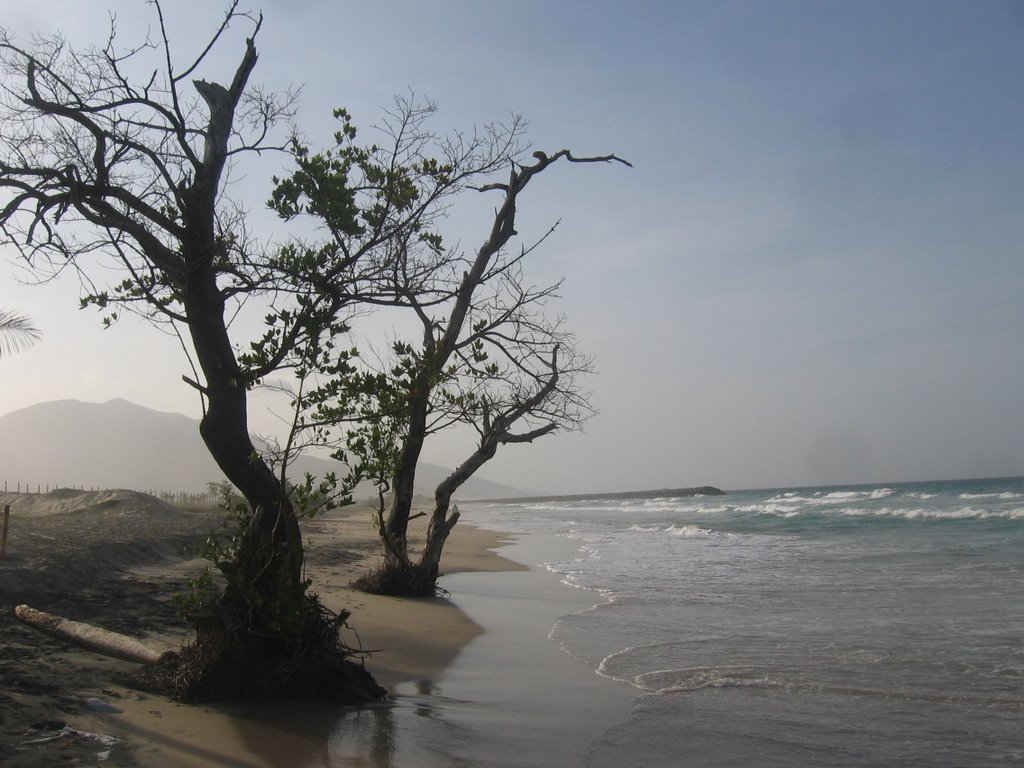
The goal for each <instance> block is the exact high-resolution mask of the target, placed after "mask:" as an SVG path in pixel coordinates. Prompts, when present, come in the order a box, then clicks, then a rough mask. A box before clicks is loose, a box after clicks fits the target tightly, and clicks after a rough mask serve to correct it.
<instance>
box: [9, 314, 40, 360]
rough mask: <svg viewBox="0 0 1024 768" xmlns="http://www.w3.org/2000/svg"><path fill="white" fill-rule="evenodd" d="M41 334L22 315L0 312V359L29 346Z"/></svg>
mask: <svg viewBox="0 0 1024 768" xmlns="http://www.w3.org/2000/svg"><path fill="white" fill-rule="evenodd" d="M40 336H42V333H41V332H40V331H39V329H38V328H36V327H35V326H34V325H32V322H31V321H30V320H29V319H28V318H27V317H25V316H24V315H19V314H18V313H16V312H8V311H5V310H0V357H6V356H7V355H10V354H13V353H15V352H18V351H19V350H22V349H25V348H26V347H29V346H31V345H32V344H34V343H35V342H36V341H38V340H39V337H40Z"/></svg>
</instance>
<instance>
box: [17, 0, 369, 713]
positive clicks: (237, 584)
mask: <svg viewBox="0 0 1024 768" xmlns="http://www.w3.org/2000/svg"><path fill="white" fill-rule="evenodd" d="M154 8H155V14H156V17H157V19H156V20H157V22H158V23H157V25H156V29H157V36H156V39H155V40H151V39H147V40H145V41H144V42H143V43H142V44H141V45H137V46H133V47H129V48H127V49H122V48H121V47H120V44H119V40H118V39H117V38H116V36H115V34H114V27H113V25H112V32H111V35H110V38H109V39H108V40H107V42H106V44H105V45H104V46H103V47H100V48H91V49H88V50H84V51H78V52H76V51H72V50H71V49H70V48H69V47H68V46H67V44H66V43H65V41H64V40H63V39H61V38H60V37H53V38H49V39H43V40H37V41H35V43H34V44H33V47H32V48H31V49H29V48H24V47H21V46H19V45H18V44H17V43H16V42H15V41H14V39H13V38H12V37H11V36H10V34H8V33H7V32H6V31H2V32H0V66H2V68H3V84H2V92H0V120H2V122H3V125H4V131H3V133H2V136H0V194H2V195H3V197H2V198H0V233H2V236H3V240H4V241H5V242H6V243H8V244H10V245H13V246H15V247H16V248H18V249H19V251H20V253H21V255H22V257H23V258H24V259H25V260H26V261H27V262H28V263H29V265H31V267H32V268H34V269H35V270H37V271H38V272H40V273H50V274H53V273H56V272H59V271H61V270H64V269H67V268H70V269H73V270H77V272H78V273H79V275H80V276H81V278H82V280H83V284H84V285H85V287H86V296H85V298H84V300H83V304H93V305H96V306H98V307H100V308H105V309H107V310H108V311H109V312H110V313H111V314H110V315H108V316H107V318H106V319H107V321H109V320H111V319H112V318H114V317H116V315H117V309H119V308H127V309H129V310H132V311H135V312H138V313H139V314H142V315H144V316H145V317H147V318H148V319H150V320H152V321H153V322H156V323H166V324H170V325H172V326H175V327H182V328H184V329H185V331H186V334H187V339H183V346H185V347H186V349H187V348H189V347H190V348H191V354H192V358H193V360H194V365H195V367H196V368H197V369H198V370H197V371H196V372H195V373H194V374H193V376H192V377H185V378H186V380H187V381H189V382H190V383H191V384H192V385H193V386H194V387H195V388H196V389H197V390H198V391H199V393H200V395H201V398H202V403H203V417H202V420H201V424H200V432H201V434H202V437H203V440H204V441H205V443H206V445H207V447H208V448H209V450H210V453H211V454H212V456H213V458H214V459H215V460H216V462H217V464H218V465H219V467H220V468H221V470H222V471H223V472H224V474H225V476H226V477H227V478H228V479H229V480H230V482H231V483H232V484H233V485H234V486H235V487H236V488H237V489H238V490H239V491H240V493H241V494H242V495H243V496H244V498H245V500H246V501H247V503H248V512H247V514H246V515H245V525H244V530H243V531H242V534H241V536H240V537H239V539H238V543H237V546H236V547H235V548H234V549H233V550H231V551H230V552H229V553H228V556H226V557H225V558H223V559H222V561H221V563H220V565H221V566H222V570H223V572H224V574H225V576H226V577H227V586H226V589H225V591H224V594H223V595H222V596H221V598H220V599H219V600H218V601H217V603H216V604H215V605H213V606H209V608H210V609H211V613H210V614H209V615H206V616H205V617H204V618H203V619H202V620H201V626H200V629H201V631H200V632H199V634H198V637H197V643H196V644H195V646H193V648H192V649H191V653H190V654H183V656H182V660H181V663H180V669H179V674H178V675H177V679H178V681H179V682H181V681H186V684H185V687H184V689H182V690H179V694H180V695H183V696H186V697H193V698H195V697H207V698H210V697H231V696H237V695H243V696H244V695H260V696H269V695H275V694H279V693H280V694H284V695H296V694H298V693H302V694H305V695H319V694H323V695H330V696H333V697H337V698H345V697H349V698H354V699H359V698H365V697H367V696H369V697H374V696H379V695H380V694H381V693H382V691H381V690H380V689H379V688H378V687H377V686H376V685H375V684H374V683H373V681H372V679H368V675H366V674H365V672H362V670H361V667H357V666H355V665H352V664H351V663H348V662H345V661H344V658H345V656H346V655H347V651H346V649H345V648H344V647H343V645H342V644H341V643H340V640H338V635H337V628H338V627H339V625H340V623H341V622H343V620H344V616H345V615H347V614H343V615H342V616H341V617H336V616H331V615H330V614H329V613H328V612H326V611H324V610H323V609H322V607H321V606H320V605H319V603H318V602H317V601H316V599H315V597H314V596H312V595H309V594H307V593H306V586H307V582H306V581H305V579H304V577H303V572H302V566H303V549H302V539H301V534H300V530H299V522H298V517H297V514H296V511H295V508H294V505H293V503H292V500H291V498H290V497H289V493H288V488H287V486H286V484H285V482H284V478H283V477H281V476H278V475H275V473H274V472H273V471H272V470H271V469H270V468H269V467H268V465H267V463H266V462H265V461H264V460H263V458H262V457H261V455H260V453H259V452H258V451H257V450H256V449H255V447H254V445H253V442H252V440H251V438H250V435H249V430H248V415H247V393H248V391H249V389H250V387H251V386H253V385H254V384H255V383H256V382H258V381H259V380H260V379H262V378H263V377H265V376H267V375H269V374H271V373H272V372H274V371H277V370H281V369H286V368H290V367H295V366H301V365H304V364H305V361H306V360H308V358H309V357H310V355H311V354H312V353H311V351H310V350H313V349H316V348H317V347H318V346H320V344H321V343H322V342H323V340H324V339H329V338H330V337H331V336H332V335H334V334H335V333H337V332H338V331H339V330H340V329H341V328H343V326H344V323H343V320H341V319H340V317H341V314H342V313H343V309H344V306H345V304H346V302H347V301H348V300H349V296H348V294H347V293H346V292H344V291H339V290H334V291H331V292H324V291H322V290H320V289H319V287H318V285H319V283H317V285H311V284H310V279H309V278H310V275H314V274H315V275H317V276H318V277H317V278H316V280H317V281H321V280H322V281H328V282H330V281H332V280H333V281H335V282H339V283H341V282H344V281H343V280H341V279H340V276H341V275H342V273H346V274H347V270H349V269H350V268H351V264H350V263H346V262H345V261H344V260H343V259H341V260H339V259H337V258H334V254H324V255H323V258H322V259H321V260H320V261H319V262H306V263H303V264H302V265H298V264H296V263H294V261H293V260H292V259H291V256H292V255H291V254H289V253H284V254H281V253H278V252H276V251H273V250H271V249H267V248H264V247H263V246H261V245H260V244H259V243H257V242H255V241H254V240H253V239H252V238H251V237H250V235H249V233H248V232H247V229H246V223H245V217H244V213H243V209H242V208H241V206H239V205H237V204H235V203H233V202H232V201H231V200H230V199H229V198H228V197H227V196H226V195H225V190H224V187H225V180H226V178H227V174H228V173H229V170H230V168H231V166H232V165H233V164H235V163H238V162H241V160H242V159H243V158H244V157H246V156H251V155H254V154H259V153H263V152H266V151H287V152H291V151H292V145H291V144H290V141H289V139H288V136H287V135H286V136H285V137H284V138H281V139H278V140H274V138H273V137H274V136H275V135H277V130H278V129H279V128H280V127H283V126H286V125H287V124H288V122H289V120H290V118H291V116H292V110H293V96H292V95H291V94H286V95H285V96H284V98H279V97H277V96H275V95H272V94H267V93H265V92H263V91H262V90H261V89H260V88H259V87H258V86H255V85H252V84H251V83H250V77H251V75H252V72H253V69H254V68H255V66H256V62H257V51H256V45H255V39H256V36H257V35H258V33H259V30H260V25H261V21H262V20H261V18H260V17H257V16H252V15H249V14H246V13H243V12H241V11H240V10H239V9H238V4H237V2H231V3H230V5H229V6H228V8H227V11H226V13H225V16H224V19H223V21H222V23H221V24H220V25H219V27H218V28H217V29H216V30H214V31H213V34H212V35H211V36H210V38H209V39H208V41H207V42H206V44H205V45H204V46H203V47H202V48H201V49H200V50H199V52H198V54H197V55H196V56H195V57H194V58H192V59H190V60H188V61H186V62H185V63H184V64H178V63H177V60H176V58H175V56H174V55H173V53H172V48H171V45H170V41H169V40H168V36H167V33H166V27H165V25H164V17H163V11H162V8H161V5H160V4H159V3H154ZM235 26H243V27H248V30H249V35H248V37H247V38H246V39H245V41H244V49H243V52H242V55H241V59H240V61H239V63H238V65H237V67H236V68H235V70H234V73H233V75H232V76H231V77H230V79H229V80H227V81H225V84H221V83H219V82H212V81H208V80H203V79H200V77H199V75H200V73H201V72H202V71H204V70H206V69H209V68H210V67H211V66H212V60H211V56H210V54H211V51H212V50H213V49H214V48H215V47H217V46H222V45H226V44H227V40H228V38H229V37H230V35H229V30H230V29H231V28H232V27H235ZM108 267H113V268H114V270H115V274H116V275H117V278H116V279H115V281H114V282H113V284H111V285H109V286H104V285H98V284H97V283H96V282H94V281H96V280H98V279H99V276H100V275H102V274H104V268H108ZM253 297H261V298H262V299H263V300H264V301H265V302H267V303H269V304H271V305H274V306H276V307H277V308H278V309H277V310H276V314H275V317H274V324H273V329H272V332H268V335H267V336H265V337H264V338H262V339H258V340H256V342H255V344H254V345H253V347H252V350H253V351H252V352H251V353H249V354H248V355H246V356H244V357H240V356H239V355H238V354H236V351H235V350H236V345H238V344H239V340H238V339H233V338H232V335H231V333H230V332H229V325H230V320H231V318H232V317H233V316H234V313H235V312H237V311H238V308H239V306H240V305H241V303H243V302H244V301H245V300H246V299H252V298H253ZM285 305H287V306H288V307H289V309H287V310H285V309H282V308H281V307H283V306H285ZM200 379H201V380H200ZM322 638H332V639H329V640H328V641H325V642H326V645H323V644H321V645H322V647H323V653H321V654H320V656H321V657H318V658H317V659H316V661H317V662H318V663H316V664H314V663H310V664H308V665H307V666H308V669H305V668H302V665H301V664H299V663H298V662H297V661H296V659H306V660H307V661H310V660H313V657H314V656H316V655H317V652H315V651H312V650H311V647H312V646H314V645H316V643H317V642H319V639H322ZM186 656H187V658H186ZM189 665H191V668H189V669H186V667H189ZM254 669H255V670H258V671H254ZM275 669H281V670H282V672H281V674H280V675H275V674H274V670H275Z"/></svg>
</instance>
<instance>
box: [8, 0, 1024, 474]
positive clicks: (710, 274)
mask: <svg viewBox="0 0 1024 768" xmlns="http://www.w3.org/2000/svg"><path fill="white" fill-rule="evenodd" d="M166 6H167V7H166V8H165V12H166V15H167V17H168V22H169V25H170V28H171V32H172V43H173V45H174V46H175V48H176V49H178V50H181V51H182V58H185V56H186V55H187V54H189V53H194V52H195V51H196V50H197V48H198V47H199V46H201V45H202V43H203V40H204V39H205V35H206V34H208V33H209V32H210V31H211V29H212V28H213V25H214V24H215V23H216V21H217V19H218V15H219V14H220V13H222V8H221V6H220V5H218V4H217V3H209V2H190V1H188V0H179V2H174V3H171V2H168V3H166ZM250 7H253V8H259V9H261V10H262V12H263V15H264V22H263V27H262V29H261V31H260V33H259V36H258V38H257V48H258V50H259V52H260V60H259V63H258V65H257V69H256V72H255V74H254V77H253V79H254V81H257V82H263V83H265V84H266V86H267V87H268V88H273V89H278V90H280V89H283V88H286V87H287V86H289V85H291V84H302V86H303V90H302V96H301V100H300V105H299V106H300V112H299V122H300V124H301V125H302V128H303V130H304V131H305V133H306V134H307V135H308V136H309V137H311V139H313V140H314V143H315V142H316V141H320V142H323V141H326V140H327V137H328V136H329V135H330V132H331V131H333V130H334V126H333V123H332V121H331V118H330V111H331V109H332V108H334V107H336V106H345V107H347V108H348V110H349V111H350V112H351V113H352V114H353V115H354V117H355V120H356V123H357V124H358V125H360V126H368V125H370V124H371V123H373V122H374V121H376V120H378V119H379V117H380V115H381V109H382V108H383V107H387V106H389V105H390V104H391V101H392V97H393V96H394V95H395V94H399V93H407V92H409V91H410V90H412V91H414V92H415V93H416V94H418V95H420V96H424V97H427V98H429V99H432V100H434V101H436V102H437V104H438V107H439V114H438V116H437V119H436V120H435V122H434V126H435V127H436V128H437V129H438V130H445V131H448V130H466V129H471V128H472V127H473V126H474V125H481V124H484V123H487V122H492V121H499V120H505V119H507V118H508V116H509V115H510V114H513V113H515V114H521V115H523V116H524V117H525V118H526V119H527V120H528V121H529V123H530V131H529V138H530V140H531V142H532V144H533V146H534V147H535V148H537V149H544V150H545V151H547V152H549V154H550V153H552V152H554V151H557V150H558V149H562V148H571V149H572V150H573V151H574V152H575V153H578V154H605V153H609V152H614V153H616V154H618V155H619V156H621V157H624V158H626V159H628V160H629V161H630V162H631V163H632V164H633V168H632V169H629V168H626V167H624V166H620V165H610V166H571V167H570V166H563V167H553V168H551V169H549V171H547V172H545V174H543V175H542V176H541V177H539V178H538V179H537V180H536V182H535V183H534V184H533V185H531V187H530V189H529V190H528V192H527V193H526V194H525V195H524V198H523V199H522V200H521V205H520V212H519V224H520V227H519V228H520V231H521V232H522V233H523V234H524V235H528V234H529V232H531V231H536V232H540V231H543V230H544V229H546V228H547V227H549V226H550V225H552V224H554V223H555V222H556V221H559V222H560V224H559V227H558V229H557V231H556V233H555V235H554V236H553V237H552V238H550V239H549V240H548V241H547V242H546V243H545V244H544V246H543V247H542V248H541V249H540V250H539V251H537V252H536V253H535V254H532V255H531V261H530V262H529V263H528V265H527V270H528V276H529V277H530V278H531V279H532V280H533V281H534V282H536V283H538V284H540V283H547V282H551V281H554V280H558V279H560V278H564V279H565V282H564V285H563V287H562V290H561V296H562V298H561V300H560V301H559V302H558V304H557V306H556V307H555V309H557V310H558V311H560V312H563V313H564V314H565V315H566V316H567V318H568V323H569V327H571V328H572V329H573V330H574V331H575V333H576V335H577V337H578V339H579V343H580V346H581V348H582V349H583V350H584V351H586V352H587V353H588V354H590V355H592V356H594V358H595V359H596V369H597V373H596V374H595V375H594V376H593V377H591V378H590V379H589V380H588V382H587V388H588V389H590V390H591V391H592V392H593V395H592V403H593V405H594V407H595V408H596V409H597V411H599V414H598V415H597V416H595V417H594V418H593V419H592V420H591V421H590V422H588V424H587V425H586V428H585V430H584V431H583V432H581V433H568V434H556V435H553V436H548V437H545V438H543V439H542V440H539V441H537V442H536V443H534V444H532V445H512V446H507V447H506V448H504V449H503V450H502V451H501V452H499V455H498V456H497V457H496V458H495V459H494V460H493V461H492V462H491V463H490V464H488V465H487V466H486V467H485V468H484V469H483V470H482V471H481V472H480V474H481V475H482V476H484V477H487V478H488V479H492V480H496V481H499V482H505V483H508V484H511V485H514V486H517V487H520V488H525V489H534V490H539V491H547V492H552V493H582V492H591V491H593V492H597V491H615V490H628V489H647V488H670V487H682V486H692V485H704V484H711V485H716V486H718V487H721V488H725V489H740V488H757V487H783V486H802V485H825V484H840V483H842V484H847V483H874V482H897V481H910V480H929V479H942V478H964V477H988V476H1000V475H1015V474H1022V473H1024V399H1022V393H1024V333H1022V332H1024V300H1022V297H1024V252H1022V251H1024V214H1022V205H1024V134H1022V132H1021V126H1022V125H1024V78H1022V77H1021V73H1022V72H1024V3H1022V2H1016V1H1011V2H995V1H994V0H986V1H985V2H971V3H968V2H943V1H942V0H928V1H927V2H893V1H892V0H888V1H886V2H870V1H866V2H856V3H853V2H828V1H827V0H819V1H815V2H810V1H808V2H781V1H778V0H758V1H756V2H755V1H751V2H679V1H678V0H674V1H673V2H640V3H625V2H603V1H601V2H582V1H576V0H570V1H567V2H557V3H547V2H532V1H529V0H527V1H525V2H515V3H508V2H490V1H489V0H479V1H476V2H470V1H469V0H466V1H460V2H455V1H453V0H438V1H437V2H432V3H426V2H411V1H400V0H382V1H374V2H371V1H369V0H355V1H354V2H345V3H339V2H322V1H313V0H310V1H307V2H304V1H303V0H287V1H285V0H266V1H265V2H264V3H263V4H262V5H258V4H257V3H255V2H254V3H253V4H252V5H251V6H250ZM101 8H109V9H111V10H113V11H114V12H115V13H116V17H117V27H118V30H119V34H120V35H122V36H123V37H124V39H125V40H126V41H127V40H129V39H135V37H133V35H136V36H137V35H139V34H142V33H144V31H145V29H146V28H147V25H152V24H153V20H154V17H153V9H152V7H151V6H150V5H148V4H147V3H145V2H143V1H142V0H123V1H117V2H115V1H114V0H111V1H110V2H107V3H102V2H90V3H80V2H77V1H74V2H72V1H65V0H47V1H46V2H40V3H36V4H31V5H30V4H27V3H22V2H20V1H18V2H16V1H15V0H0V19H2V20H3V21H2V22H0V23H2V24H3V25H5V26H6V27H7V28H8V30H9V31H11V32H13V33H14V34H15V36H16V37H17V38H18V39H19V40H21V41H27V40H28V39H29V38H30V36H31V34H32V33H35V32H45V33H48V32H52V31H55V30H56V29H62V30H63V31H64V32H65V34H66V35H67V37H68V38H69V40H70V41H71V42H72V43H74V44H78V45H85V44H90V43H100V42H102V41H103V40H104V39H105V33H106V29H107V27H108V24H109V17H108V15H107V14H106V13H103V12H101V11H100V10H99V9H101ZM232 46H233V47H232ZM225 48H226V49H225V50H222V51H221V52H220V55H222V56H223V59H218V61H220V62H222V64H223V66H222V67H221V69H220V74H219V75H218V72H211V73H210V74H211V75H213V76H220V77H221V79H222V80H227V79H228V78H229V77H230V76H231V74H232V73H233V64H235V63H237V60H238V58H239V57H240V55H241V48H240V40H239V38H237V37H236V38H234V39H232V40H231V44H230V46H226V47H225ZM259 171H260V172H259V173H257V172H255V171H253V172H250V173H248V174H245V175H243V177H242V178H240V180H239V182H238V183H239V184H240V185H241V186H242V187H244V188H245V189H246V190H248V191H249V192H251V193H252V195H253V199H256V200H259V199H265V197H266V190H267V189H268V186H267V185H268V183H269V182H268V179H267V178H265V177H263V169H259ZM268 175H269V174H268ZM471 205H472V204H470V206H471ZM257 207H258V206H257ZM470 210H472V207H470ZM253 220H254V222H255V223H256V225H257V226H258V227H259V228H260V231H261V233H265V234H266V235H267V236H268V237H273V236H280V235H281V234H282V233H281V231H280V225H279V224H278V223H276V222H275V220H274V219H273V218H272V217H271V216H269V215H268V214H266V212H264V211H261V210H254V211H253ZM487 223H488V222H487V221H486V218H481V217H479V216H473V215H469V214H464V215H461V216H460V214H459V213H458V212H456V214H455V216H454V218H453V221H452V226H453V227H455V228H456V229H457V232H458V236H459V239H460V240H461V241H462V242H463V243H464V244H466V245H467V246H469V245H471V244H472V243H475V242H480V241H481V240H482V239H483V237H484V233H485V231H486V227H487ZM24 277H25V275H24V274H23V273H22V272H21V271H19V269H18V268H17V266H16V265H15V264H14V254H13V253H11V252H9V251H8V252H6V253H0V306H2V307H4V308H7V309H13V310H18V311H21V312H24V313H25V314H28V315H30V316H31V317H32V318H33V320H34V321H35V324H36V325H37V326H38V327H39V328H40V329H41V330H42V331H43V333H44V336H43V338H42V340H41V342H40V343H39V344H37V345H36V346H35V347H34V348H33V349H31V350H28V351H25V352H22V353H20V354H17V355H14V356H9V357H6V358H3V359H0V378H2V381H3V384H2V385H0V413H7V412H10V411H13V410H17V409H19V408H23V407H26V406H28V405H30V404H33V403H35V402H41V401H47V400H58V399H66V398H73V399H79V400H85V401H95V402H103V401H106V400H110V399H113V398H124V399H126V400H130V401H132V402H135V403H138V404H140V405H144V406H147V407H151V408H154V409H157V410H162V411H176V412H181V413H185V414H187V415H190V416H194V417H197V418H198V416H199V415H200V404H199V402H198V399H197V396H196V394H195V392H194V391H193V390H191V389H190V388H189V387H187V386H186V385H184V384H183V383H181V374H183V373H188V372H189V371H188V368H187V364H186V362H185V358H184V356H183V354H182V351H181V349H180V347H179V346H178V343H177V341H176V340H175V339H174V338H173V337H167V336H164V335H162V334H160V333H159V332H158V331H155V330H154V329H153V328H151V327H148V326H146V325H145V324H144V323H142V322H141V321H139V320H136V319H134V318H128V319H125V320H123V321H121V322H119V323H118V324H117V325H116V326H115V327H114V328H112V329H110V330H103V329H101V327H100V322H99V317H98V316H97V315H96V314H95V312H92V311H79V310H78V309H77V306H78V295H79V286H78V285H77V283H76V282H74V281H73V280H71V279H67V280H62V281H58V282H57V283H51V284H48V285H43V286H24V285H21V284H19V282H18V280H19V279H23V278H24ZM252 419H253V421H254V424H255V426H256V427H257V429H259V428H260V427H261V426H265V425H267V424H272V423H273V415H272V414H271V413H270V412H269V411H268V404H267V402H266V401H265V400H264V399H262V396H259V395H257V396H255V397H254V399H253V405H252ZM266 428H267V429H270V427H266ZM463 438H464V436H451V437H445V438H443V439H440V440H438V441H435V443H434V444H433V445H429V446H428V450H427V453H426V455H425V458H426V459H427V460H429V461H432V462H434V463H440V464H447V465H454V464H456V463H458V462H459V461H460V460H461V458H462V457H463V456H465V455H466V454H467V453H468V452H469V450H470V448H469V446H468V444H467V443H466V442H465V441H464V439H463ZM4 439H11V438H10V436H5V437H4Z"/></svg>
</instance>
